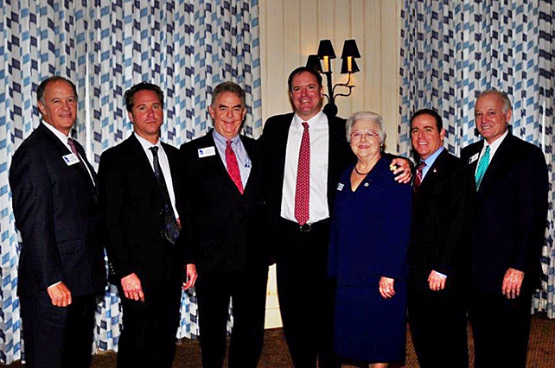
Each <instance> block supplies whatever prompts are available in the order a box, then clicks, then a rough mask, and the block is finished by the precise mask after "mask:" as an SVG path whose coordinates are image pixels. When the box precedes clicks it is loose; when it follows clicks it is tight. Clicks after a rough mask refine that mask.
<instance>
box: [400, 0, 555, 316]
mask: <svg viewBox="0 0 555 368" xmlns="http://www.w3.org/2000/svg"><path fill="white" fill-rule="evenodd" d="M401 17H402V21H403V22H402V30H401V37H402V46H401V47H402V48H401V63H402V67H401V78H402V81H401V89H400V93H401V108H400V114H401V124H400V125H399V128H398V129H399V135H400V137H399V144H398V149H399V152H401V153H402V154H407V155H408V154H410V151H411V142H410V134H409V130H410V122H409V118H410V115H411V113H413V112H414V111H416V110H417V109H420V108H423V107H430V108H434V109H436V110H437V111H438V112H439V113H440V114H441V115H442V117H443V119H444V125H445V129H446V131H447V135H446V137H445V143H446V147H447V148H448V150H449V152H451V153H453V154H455V155H459V153H460V150H461V148H462V147H465V146H467V145H468V144H470V143H473V142H475V141H477V140H479V139H480V138H479V135H478V132H477V131H476V130H475V127H474V116H473V110H474V102H475V99H476V95H477V94H478V93H479V92H480V91H484V90H486V89H491V88H495V89H498V90H502V91H505V92H507V93H508V95H509V97H510V99H511V101H512V103H513V121H512V123H511V125H512V131H513V134H514V135H515V136H517V137H520V138H522V139H524V140H526V141H529V142H532V143H533V144H535V145H537V146H539V147H540V148H541V149H542V150H543V152H544V154H545V158H546V162H547V165H548V169H549V179H550V190H549V213H548V218H547V221H546V224H547V226H546V234H545V244H544V247H543V258H542V265H543V269H544V273H545V276H544V278H543V281H542V289H541V290H540V291H538V292H537V293H536V294H535V296H534V304H533V310H534V311H546V312H547V314H548V316H549V317H550V318H555V305H554V302H555V290H554V286H555V266H554V261H555V248H554V247H553V238H554V236H555V227H554V212H553V203H554V202H555V191H554V188H553V183H554V182H555V170H554V167H553V164H554V162H555V153H554V152H553V144H554V136H553V129H554V126H555V115H554V112H553V109H554V107H555V97H554V96H555V93H554V92H555V54H554V50H555V26H554V25H553V22H554V21H555V5H554V4H553V2H552V1H551V0H527V1H524V0H517V1H497V0H472V1H470V0H461V1H458V0H457V1H447V0H445V1H436V0H405V1H404V6H403V9H402V12H401Z"/></svg>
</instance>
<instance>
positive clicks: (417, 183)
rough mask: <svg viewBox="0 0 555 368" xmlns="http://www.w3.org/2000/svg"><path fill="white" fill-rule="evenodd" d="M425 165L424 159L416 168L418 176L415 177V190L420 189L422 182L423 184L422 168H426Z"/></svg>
mask: <svg viewBox="0 0 555 368" xmlns="http://www.w3.org/2000/svg"><path fill="white" fill-rule="evenodd" d="M425 166H426V163H425V162H424V161H422V162H421V163H420V165H418V167H417V168H416V176H415V178H414V191H415V192H416V191H417V190H418V187H419V186H420V184H422V170H423V169H424V167H425Z"/></svg>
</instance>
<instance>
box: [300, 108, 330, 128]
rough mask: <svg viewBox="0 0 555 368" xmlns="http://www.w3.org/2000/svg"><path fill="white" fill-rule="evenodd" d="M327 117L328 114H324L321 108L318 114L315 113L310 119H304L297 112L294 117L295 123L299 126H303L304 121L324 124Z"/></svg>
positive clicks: (310, 123) (311, 123) (310, 124)
mask: <svg viewBox="0 0 555 368" xmlns="http://www.w3.org/2000/svg"><path fill="white" fill-rule="evenodd" d="M325 118H326V114H324V112H323V111H322V110H320V112H319V113H317V114H316V115H314V116H313V117H311V118H310V119H308V120H303V119H302V118H301V117H300V116H299V115H297V114H295V116H294V118H293V123H294V124H296V125H298V126H302V123H303V122H305V121H306V122H307V123H308V125H309V126H315V125H317V124H322V123H323V122H325V120H324V119H325Z"/></svg>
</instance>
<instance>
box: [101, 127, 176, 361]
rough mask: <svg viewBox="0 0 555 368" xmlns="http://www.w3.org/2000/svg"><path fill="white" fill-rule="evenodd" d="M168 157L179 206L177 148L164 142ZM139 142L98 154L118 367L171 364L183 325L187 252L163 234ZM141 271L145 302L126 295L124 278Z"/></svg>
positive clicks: (154, 185)
mask: <svg viewBox="0 0 555 368" xmlns="http://www.w3.org/2000/svg"><path fill="white" fill-rule="evenodd" d="M162 147H163V148H164V152H165V153H166V155H167V157H168V162H169V166H170V171H171V175H172V183H173V187H174V191H175V194H176V205H177V210H178V212H179V213H181V201H180V198H179V193H178V191H177V188H179V185H180V177H181V173H180V170H179V169H180V156H179V151H178V150H177V149H176V148H174V147H172V146H169V145H167V144H164V143H162ZM149 160H151V157H147V155H146V153H145V151H144V149H143V147H142V146H141V143H140V142H139V141H138V139H137V138H136V137H135V135H134V134H133V135H131V136H130V137H129V138H128V139H126V140H125V141H123V142H122V143H121V144H119V145H117V146H115V147H113V148H110V149H108V150H106V151H105V152H104V153H103V154H102V156H101V157H100V166H99V170H98V181H99V191H100V203H101V208H102V212H103V215H104V216H105V223H106V226H107V230H108V234H109V242H108V247H107V249H108V256H109V260H110V270H111V273H112V274H111V275H110V276H111V280H112V282H113V283H114V284H116V285H117V286H118V289H119V294H120V298H121V299H122V305H123V332H122V336H121V338H120V340H119V351H118V367H120V368H122V367H133V368H136V367H154V366H156V367H171V364H172V361H173V357H174V352H175V334H176V332H177V328H178V325H179V305H180V301H181V282H182V281H183V279H184V277H185V275H184V265H185V259H184V250H183V249H182V248H180V247H178V246H175V245H173V244H171V243H170V242H169V241H167V240H166V237H165V235H164V229H165V217H164V210H163V208H164V202H163V199H162V192H161V190H160V186H159V184H158V182H157V180H156V177H155V176H154V171H153V169H152V166H151V165H150V162H149ZM132 273H135V274H137V276H138V277H139V280H140V281H141V286H142V289H143V292H144V294H145V301H144V302H140V301H134V300H131V299H127V298H126V297H125V295H124V293H123V291H122V289H121V278H122V277H125V276H128V275H130V274H132Z"/></svg>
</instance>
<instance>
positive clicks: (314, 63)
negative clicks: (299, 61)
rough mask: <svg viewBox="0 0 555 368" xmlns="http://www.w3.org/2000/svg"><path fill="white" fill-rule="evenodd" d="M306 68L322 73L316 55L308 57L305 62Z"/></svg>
mask: <svg viewBox="0 0 555 368" xmlns="http://www.w3.org/2000/svg"><path fill="white" fill-rule="evenodd" d="M306 67H307V68H310V69H312V70H314V71H316V72H318V73H321V72H322V64H320V59H319V58H318V55H314V54H313V55H308V60H307V61H306Z"/></svg>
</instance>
